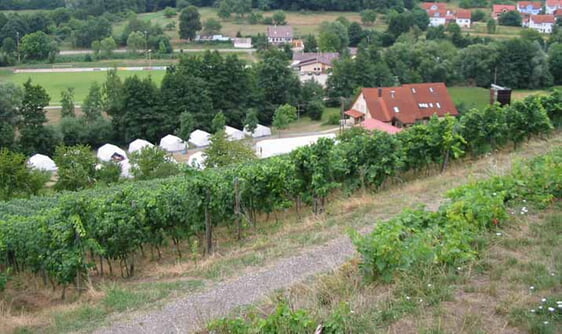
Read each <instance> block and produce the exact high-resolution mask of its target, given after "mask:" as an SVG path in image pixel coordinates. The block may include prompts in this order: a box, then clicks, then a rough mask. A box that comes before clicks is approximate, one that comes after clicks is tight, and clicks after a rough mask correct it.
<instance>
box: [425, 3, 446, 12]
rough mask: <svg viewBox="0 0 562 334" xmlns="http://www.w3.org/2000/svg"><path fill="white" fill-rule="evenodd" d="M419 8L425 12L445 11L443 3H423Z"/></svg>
mask: <svg viewBox="0 0 562 334" xmlns="http://www.w3.org/2000/svg"><path fill="white" fill-rule="evenodd" d="M421 8H423V9H425V10H426V11H430V10H446V4H445V3H444V2H423V3H422V4H421Z"/></svg>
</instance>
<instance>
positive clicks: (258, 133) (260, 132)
mask: <svg viewBox="0 0 562 334" xmlns="http://www.w3.org/2000/svg"><path fill="white" fill-rule="evenodd" d="M244 133H245V134H246V135H248V136H252V137H254V138H259V137H267V136H271V129H270V128H268V127H267V126H263V125H261V124H258V126H257V127H256V129H255V130H254V133H251V132H250V131H249V130H248V127H246V128H245V129H244Z"/></svg>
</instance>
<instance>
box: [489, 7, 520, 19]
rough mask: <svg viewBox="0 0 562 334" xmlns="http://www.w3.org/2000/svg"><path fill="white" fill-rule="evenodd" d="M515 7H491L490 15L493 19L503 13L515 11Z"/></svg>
mask: <svg viewBox="0 0 562 334" xmlns="http://www.w3.org/2000/svg"><path fill="white" fill-rule="evenodd" d="M516 10H517V7H515V6H514V5H493V6H492V13H493V16H494V17H498V16H500V14H501V13H504V12H512V11H516Z"/></svg>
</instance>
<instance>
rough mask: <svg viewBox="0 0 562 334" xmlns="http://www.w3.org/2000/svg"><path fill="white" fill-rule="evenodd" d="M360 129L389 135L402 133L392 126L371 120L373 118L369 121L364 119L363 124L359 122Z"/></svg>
mask: <svg viewBox="0 0 562 334" xmlns="http://www.w3.org/2000/svg"><path fill="white" fill-rule="evenodd" d="M361 127H363V128H364V129H366V130H379V131H383V132H386V133H389V134H391V135H393V134H395V133H398V132H400V131H402V129H400V128H397V127H395V126H393V125H390V124H388V123H384V122H381V121H379V120H377V119H373V118H369V119H366V120H364V121H363V122H361Z"/></svg>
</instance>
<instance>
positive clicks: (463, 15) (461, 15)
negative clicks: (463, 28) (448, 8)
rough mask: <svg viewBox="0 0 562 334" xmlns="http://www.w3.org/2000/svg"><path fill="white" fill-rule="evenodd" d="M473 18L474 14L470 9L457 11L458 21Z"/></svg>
mask: <svg viewBox="0 0 562 334" xmlns="http://www.w3.org/2000/svg"><path fill="white" fill-rule="evenodd" d="M470 18H472V12H471V11H470V10H468V9H459V10H457V19H470Z"/></svg>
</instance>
